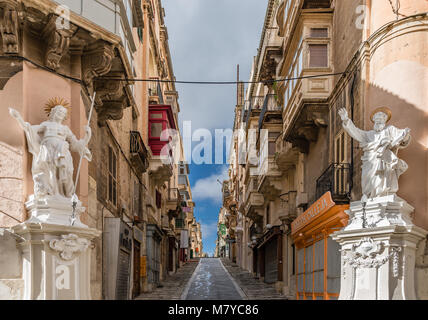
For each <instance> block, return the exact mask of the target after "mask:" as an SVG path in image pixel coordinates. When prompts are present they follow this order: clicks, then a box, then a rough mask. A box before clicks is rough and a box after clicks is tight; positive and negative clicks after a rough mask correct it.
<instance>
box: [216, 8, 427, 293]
mask: <svg viewBox="0 0 428 320" xmlns="http://www.w3.org/2000/svg"><path fill="white" fill-rule="evenodd" d="M400 4H401V6H400V7H399V8H397V7H396V6H395V5H394V3H392V4H391V3H390V2H389V1H369V0H366V1H364V0H361V1H351V0H349V1H348V0H345V1H338V0H336V1H334V0H333V1H330V0H326V1H311V0H301V1H286V0H284V1H273V0H272V1H268V6H267V11H266V16H265V22H264V26H263V30H262V35H261V39H260V44H259V49H258V55H257V56H256V57H255V58H254V61H253V67H252V71H251V75H250V81H251V82H252V83H250V84H249V85H248V87H247V89H246V93H245V96H244V97H240V96H239V94H238V101H237V105H236V108H235V122H234V123H235V124H234V129H235V130H239V133H238V134H237V135H236V136H235V139H234V141H233V142H232V146H231V159H230V169H229V180H227V181H225V182H224V184H223V206H224V209H226V210H227V211H228V214H225V216H226V221H227V223H226V226H227V228H228V231H227V233H228V234H230V237H231V238H232V239H233V240H234V242H232V246H231V259H236V262H237V263H238V264H239V265H240V266H242V267H243V268H245V269H247V270H249V271H251V272H253V274H254V275H255V276H256V277H259V278H260V279H261V281H265V282H268V283H272V284H273V285H275V287H276V288H277V290H278V291H280V292H282V293H283V294H284V295H286V296H288V297H289V298H292V299H337V298H338V296H339V291H340V275H341V274H340V271H341V256H340V252H339V246H338V244H337V243H336V242H335V241H333V240H332V238H331V236H330V235H331V234H332V233H333V232H335V231H337V230H340V229H341V228H343V227H344V226H346V225H347V223H348V215H347V214H346V212H345V211H346V210H347V209H348V207H349V203H350V201H354V200H359V199H361V195H362V194H361V182H360V181H361V156H362V151H361V150H360V149H359V148H358V143H356V142H355V141H353V140H352V139H351V138H350V137H349V135H347V134H345V133H344V131H343V129H342V124H341V120H340V117H339V116H338V110H339V108H343V107H344V108H346V109H347V110H348V113H349V115H350V118H351V117H352V119H353V121H354V123H355V124H356V125H357V127H360V128H363V129H365V130H368V129H371V128H372V124H371V122H370V114H371V113H372V111H373V110H375V109H376V108H377V107H380V106H387V107H389V108H390V109H391V111H392V119H391V124H393V125H395V126H397V127H400V128H404V127H409V128H410V129H411V130H412V139H413V142H412V144H411V146H409V148H407V149H406V150H403V151H402V152H401V153H400V157H402V158H403V159H404V160H405V161H406V162H407V163H408V165H409V169H408V171H407V172H406V173H405V174H404V175H403V176H402V178H401V179H400V190H399V193H398V195H399V196H400V197H401V198H403V199H405V200H406V201H408V202H409V203H410V204H411V205H412V206H413V207H414V208H415V212H414V217H413V218H414V223H415V225H417V226H419V227H422V228H424V229H428V225H427V224H426V219H427V215H426V200H427V199H428V194H427V188H426V176H427V172H426V168H427V164H428V162H427V161H426V152H427V141H426V134H425V133H424V132H425V131H424V130H425V129H426V119H427V114H428V110H427V108H426V96H425V95H424V94H423V92H424V89H423V88H424V87H426V84H427V75H428V71H427V70H428V69H427V57H426V54H425V51H426V50H424V49H423V46H424V44H425V43H427V37H428V33H427V30H426V29H424V28H422V27H420V26H421V25H423V24H424V23H426V19H427V11H428V6H427V3H426V2H425V1H400ZM397 9H398V10H397ZM284 79H287V80H284ZM254 82H259V83H254ZM240 86H242V84H241V85H238V93H239V92H240V91H241V89H239V88H240ZM263 129H265V130H266V131H264V132H263ZM425 242H426V241H421V242H420V243H419V245H418V247H417V258H416V266H415V268H416V269H415V274H416V276H415V283H416V296H417V297H418V298H419V299H427V298H428V297H427V295H426V289H425V288H426V287H427V282H428V278H427V277H426V275H427V273H426V270H427V269H426V268H427V265H426V259H427V258H426V257H427V256H426V250H425Z"/></svg>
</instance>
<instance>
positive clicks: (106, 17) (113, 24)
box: [0, 0, 196, 299]
mask: <svg viewBox="0 0 428 320" xmlns="http://www.w3.org/2000/svg"><path fill="white" fill-rule="evenodd" d="M0 12H1V15H2V20H1V24H2V28H1V30H2V31H1V34H0V38H1V43H2V47H1V58H0V63H1V68H0V69H1V71H0V72H1V78H2V79H1V89H0V96H1V98H2V101H3V107H2V108H1V109H0V116H1V117H0V118H1V122H2V125H1V129H0V137H1V138H0V150H1V151H0V196H1V200H0V227H1V228H2V230H3V232H2V236H1V237H0V247H1V248H2V249H1V250H0V251H1V253H0V270H1V271H0V297H1V298H6V299H10V298H13V299H22V298H23V297H24V293H23V292H24V291H25V277H24V276H23V272H22V255H21V252H20V251H19V250H18V249H17V248H18V246H17V244H16V243H17V242H19V241H20V240H19V239H16V237H14V236H13V235H12V234H11V233H10V229H9V228H11V227H14V226H16V225H18V224H20V223H23V222H24V221H25V220H26V219H27V218H29V217H28V215H27V212H26V209H25V202H26V201H27V198H28V196H29V195H30V194H32V193H33V180H32V177H31V160H32V159H31V155H30V154H29V153H28V151H27V147H26V142H25V136H24V134H23V132H22V131H21V130H20V129H19V127H18V126H17V124H16V123H15V122H13V121H11V120H10V119H11V118H10V116H9V114H8V107H9V106H11V107H14V108H15V109H17V110H18V111H19V112H20V113H21V114H22V115H23V118H24V119H25V121H28V122H30V123H32V124H37V123H40V122H42V121H44V120H45V118H46V114H45V112H44V109H43V108H44V105H45V103H46V102H47V100H48V99H50V98H52V97H61V98H63V99H65V100H67V101H68V102H69V103H70V105H71V108H70V109H69V116H68V119H67V120H66V123H65V124H66V125H68V126H69V127H70V128H71V130H72V131H73V133H74V134H75V135H76V136H77V137H78V138H79V137H82V136H83V135H84V126H85V125H86V124H87V121H88V120H87V119H88V114H89V110H90V106H91V97H93V94H94V93H95V92H96V97H95V103H94V106H95V112H94V113H93V116H92V119H91V122H90V124H89V125H90V127H91V129H92V139H91V140H90V142H89V146H88V147H89V149H90V150H91V152H92V155H93V158H92V161H91V162H89V163H88V162H87V161H85V160H84V161H83V162H82V167H81V170H80V175H79V182H78V185H77V189H76V194H77V195H78V197H79V199H80V200H81V201H82V203H83V206H84V207H86V211H85V212H84V213H83V214H82V216H81V220H82V222H83V223H84V224H86V225H88V226H89V227H90V228H95V229H97V230H100V231H101V236H100V237H98V238H96V239H94V240H93V242H92V246H91V248H90V249H88V250H90V255H91V262H92V263H91V270H90V289H91V292H90V294H91V297H92V299H130V298H133V297H135V296H137V295H138V294H139V293H140V292H145V291H150V290H153V289H154V288H155V287H156V286H157V285H158V284H159V283H160V282H161V281H162V280H163V279H164V278H165V277H166V275H167V274H168V273H173V272H175V271H176V270H177V268H178V267H180V266H181V265H182V264H183V263H185V261H186V260H185V259H184V258H180V247H181V246H180V228H178V227H177V224H176V221H177V218H178V217H180V216H183V213H184V217H185V218H186V219H187V217H188V216H191V218H192V219H194V218H193V207H194V203H193V201H192V198H191V191H190V184H189V183H188V177H187V174H188V173H187V172H186V173H182V174H180V172H179V168H180V164H179V163H180V161H182V160H183V155H182V140H181V135H180V132H179V129H178V112H179V111H180V107H179V104H178V93H177V91H176V89H175V86H174V83H173V82H162V80H173V79H175V77H174V73H173V67H172V59H171V54H170V51H169V47H168V33H167V29H166V26H165V23H164V20H163V18H164V15H165V13H164V10H163V8H162V5H161V1H160V0H150V1H149V0H144V1H131V0H126V1H110V0H106V1H92V0H91V1H90V0H84V1H68V0H58V1H50V0H4V1H0ZM133 78H138V79H151V80H153V81H150V82H148V81H141V82H137V81H133ZM121 79H126V80H121ZM167 128H169V129H175V130H176V131H175V135H174V136H173V140H174V141H173V142H172V143H168V139H166V140H164V139H163V137H161V135H160V133H161V132H162V131H163V130H165V129H167ZM161 138H162V139H161ZM165 150H166V151H165ZM73 157H74V158H73V162H74V167H75V169H76V168H77V164H78V162H79V157H78V155H73ZM75 171H76V170H75ZM180 176H182V177H184V178H185V180H186V181H187V185H185V186H184V188H182V189H183V190H184V191H185V192H187V198H186V199H183V198H182V192H181V191H179V188H180V182H179V177H180ZM179 227H182V226H179ZM184 227H187V228H189V227H188V226H184ZM187 228H182V229H185V230H190V228H189V229H187ZM189 236H190V235H189ZM195 236H196V235H195ZM187 240H188V241H187V242H189V241H191V240H192V239H190V240H189V239H187ZM119 242H120V243H119ZM117 243H119V246H118V248H119V249H118V250H116V249H113V248H116V247H117ZM115 250H116V251H115ZM9 254H10V255H11V256H13V259H9V258H8V255H9ZM112 261H113V262H112ZM117 261H121V262H123V263H122V264H121V266H120V267H119V268H116V267H113V265H112V263H113V264H114V263H117ZM116 278H117V279H119V280H118V281H117V282H115V283H112V282H111V279H116ZM41 290H42V289H41ZM26 298H31V299H38V298H39V299H40V298H42V294H41V293H40V294H37V293H36V294H35V295H34V296H30V297H28V296H26Z"/></svg>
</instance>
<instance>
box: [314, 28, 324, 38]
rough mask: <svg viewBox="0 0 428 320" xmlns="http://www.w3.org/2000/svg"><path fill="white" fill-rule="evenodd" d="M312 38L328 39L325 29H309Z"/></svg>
mask: <svg viewBox="0 0 428 320" xmlns="http://www.w3.org/2000/svg"><path fill="white" fill-rule="evenodd" d="M311 37H312V38H328V29H327V28H311Z"/></svg>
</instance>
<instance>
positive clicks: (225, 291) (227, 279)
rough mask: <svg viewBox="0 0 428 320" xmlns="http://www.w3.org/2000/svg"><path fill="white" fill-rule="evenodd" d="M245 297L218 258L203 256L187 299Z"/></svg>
mask: <svg viewBox="0 0 428 320" xmlns="http://www.w3.org/2000/svg"><path fill="white" fill-rule="evenodd" d="M244 297H245V295H244V293H243V292H242V290H241V289H240V288H239V287H238V286H237V285H236V282H235V280H234V279H233V278H232V277H231V276H230V274H229V272H227V270H226V269H225V268H224V266H223V264H222V262H221V261H220V259H218V258H214V259H213V258H202V259H201V260H200V262H199V265H198V267H197V269H196V270H195V272H194V274H193V276H192V278H191V280H190V288H189V291H188V292H187V294H186V295H185V299H186V300H242V299H243V298H244Z"/></svg>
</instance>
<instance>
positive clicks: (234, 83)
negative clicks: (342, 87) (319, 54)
mask: <svg viewBox="0 0 428 320" xmlns="http://www.w3.org/2000/svg"><path fill="white" fill-rule="evenodd" d="M0 58H7V59H17V60H24V61H27V62H29V63H31V64H33V65H34V66H36V67H38V68H41V69H44V70H46V71H49V72H51V73H55V74H57V75H59V76H61V77H63V78H65V79H68V80H72V81H75V82H77V83H80V84H83V81H82V79H79V78H75V77H72V76H68V75H66V74H63V73H60V72H58V71H56V70H54V69H51V68H49V67H46V66H43V65H41V64H39V63H37V62H35V61H33V60H31V59H28V58H26V57H23V56H18V55H3V56H0ZM347 73H348V71H344V72H336V73H324V74H317V75H309V76H301V77H293V78H282V79H272V80H267V81H185V80H165V79H164V80H162V79H138V78H126V77H125V78H120V77H104V76H101V77H97V78H96V79H97V80H108V81H126V82H156V83H178V84H196V85H199V84H200V85H236V84H239V83H245V84H250V83H255V84H257V83H263V84H267V83H275V82H285V81H293V80H300V79H311V78H320V77H328V76H337V75H344V74H347Z"/></svg>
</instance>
